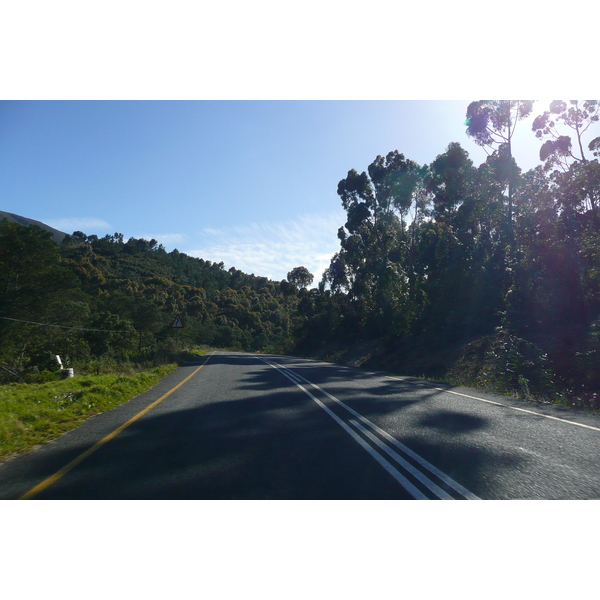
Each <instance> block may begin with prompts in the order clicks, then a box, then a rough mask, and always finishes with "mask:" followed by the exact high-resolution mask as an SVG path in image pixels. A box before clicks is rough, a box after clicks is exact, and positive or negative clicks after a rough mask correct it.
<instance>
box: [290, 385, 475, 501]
mask: <svg viewBox="0 0 600 600" xmlns="http://www.w3.org/2000/svg"><path fill="white" fill-rule="evenodd" d="M298 377H300V378H301V379H302V380H304V381H305V382H306V383H308V384H310V385H312V386H313V387H314V388H316V389H317V390H319V391H320V392H322V393H323V394H325V395H326V396H327V397H328V398H330V399H331V400H333V401H334V402H336V403H337V404H339V405H340V406H343V407H344V408H345V409H346V410H347V411H348V412H349V413H351V414H353V415H354V416H355V417H356V418H357V419H360V420H361V421H362V422H363V423H364V424H365V425H367V426H369V427H370V428H371V429H373V430H374V431H376V432H377V433H378V434H379V435H381V436H382V437H384V438H385V439H386V440H388V441H389V442H390V443H391V444H394V446H396V447H397V448H399V449H400V450H402V452H404V453H405V454H407V455H408V456H410V457H411V458H412V459H414V460H415V461H417V462H418V463H419V464H420V465H421V466H422V467H424V468H425V469H427V470H428V471H429V472H430V473H432V474H433V475H435V476H436V477H438V478H439V479H441V480H442V481H443V482H444V483H445V484H446V485H448V486H450V487H451V488H452V489H453V490H455V491H457V492H458V493H459V494H462V495H463V496H465V498H468V499H470V500H480V498H479V497H478V496H476V495H475V494H473V492H471V491H469V490H468V489H467V488H465V487H463V486H462V485H460V483H458V482H457V481H454V479H452V478H451V477H449V476H448V475H446V473H444V472H443V471H440V470H439V469H438V468H436V467H434V466H433V465H432V464H431V463H429V462H427V461H426V460H425V459H424V458H421V456H419V455H418V454H417V453H416V452H413V451H412V450H411V449H410V448H409V447H408V446H405V445H404V444H403V443H402V442H399V441H398V440H397V439H396V438H394V437H392V436H391V435H390V434H389V433H388V432H387V431H384V430H383V429H381V428H380V427H378V426H377V425H375V423H372V422H371V421H369V420H368V419H367V418H365V417H363V416H362V415H361V414H360V413H357V412H356V411H355V410H354V409H352V408H350V407H349V406H348V405H347V404H345V403H344V402H342V401H341V400H339V399H338V398H336V397H335V396H332V395H331V394H330V393H329V392H326V391H325V390H324V389H322V388H320V387H319V386H318V385H316V384H315V383H312V382H310V381H308V379H306V378H305V377H302V375H298Z"/></svg>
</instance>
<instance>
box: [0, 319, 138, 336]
mask: <svg viewBox="0 0 600 600" xmlns="http://www.w3.org/2000/svg"><path fill="white" fill-rule="evenodd" d="M0 319H4V320H6V321H16V322H17V323H29V324H30V325H41V326H42V327H58V328H59V329H74V330H75V331H101V332H104V333H134V332H135V333H142V332H141V331H138V330H137V329H133V330H131V329H129V330H124V329H86V328H85V327H67V326H66V325H51V324H50V323H37V322H36V321H23V320H22V319H11V318H10V317H0Z"/></svg>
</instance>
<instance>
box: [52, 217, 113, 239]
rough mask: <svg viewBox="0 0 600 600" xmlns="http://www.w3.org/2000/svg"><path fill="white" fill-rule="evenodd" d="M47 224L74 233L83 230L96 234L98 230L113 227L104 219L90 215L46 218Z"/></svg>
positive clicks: (103, 230) (106, 229)
mask: <svg viewBox="0 0 600 600" xmlns="http://www.w3.org/2000/svg"><path fill="white" fill-rule="evenodd" d="M45 223H46V225H50V227H54V229H58V230H59V231H64V232H65V233H69V234H70V233H73V232H74V231H83V233H87V234H96V235H98V232H99V231H101V232H105V231H108V230H110V229H111V227H112V226H111V225H110V224H109V223H107V222H106V221H103V220H102V219H94V218H88V217H81V218H78V217H72V218H69V219H53V220H46V221H45Z"/></svg>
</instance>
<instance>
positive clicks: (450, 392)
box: [385, 375, 600, 431]
mask: <svg viewBox="0 0 600 600" xmlns="http://www.w3.org/2000/svg"><path fill="white" fill-rule="evenodd" d="M385 377H387V378H388V379H394V380H396V381H403V382H404V383H410V384H411V385H417V386H420V387H427V388H430V389H434V390H438V391H439V392H446V393H447V394H454V395H455V396H462V397H463V398H471V400H479V401H480V402H487V403H488V404H495V405H496V406H502V407H504V408H512V410H518V411H520V412H524V413H528V414H530V415H536V416H538V417H544V418H545V419H552V420H553V421H560V422H561V423H569V425H577V427H585V428H586V429H593V430H594V431H600V428H598V427H592V426H591V425H584V424H583V423H576V422H575V421H569V420H568V419H561V418H560V417H551V416H550V415H543V414H541V413H538V412H535V411H533V410H527V409H526V408H518V407H517V406H510V405H509V404H502V402H495V401H494V400H486V399H485V398H478V397H477V396H469V395H468V394H461V393H460V392H453V391H452V390H445V389H444V388H438V387H433V386H432V385H427V384H423V383H413V382H412V381H408V380H407V379H402V378H401V377H392V376H391V375H385Z"/></svg>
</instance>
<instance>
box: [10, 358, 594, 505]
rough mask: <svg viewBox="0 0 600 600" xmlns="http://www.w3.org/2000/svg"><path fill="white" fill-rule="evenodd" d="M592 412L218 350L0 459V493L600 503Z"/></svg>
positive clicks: (43, 496) (70, 496)
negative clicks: (28, 449)
mask: <svg viewBox="0 0 600 600" xmlns="http://www.w3.org/2000/svg"><path fill="white" fill-rule="evenodd" d="M599 447H600V418H599V417H598V416H596V415H591V414H585V413H582V412H577V411H570V410H566V409H561V408H558V407H554V406H542V405H538V404H534V403H531V402H525V401H522V400H518V399H514V398H508V397H505V396H497V395H493V394H487V393H482V392H478V391H477V392H476V391H474V390H469V389H465V388H457V387H450V386H444V385H440V384H433V383H429V382H425V381H422V380H418V379H414V378H407V377H401V376H395V375H388V374H385V373H373V372H367V371H363V370H359V369H352V368H348V367H342V366H339V365H332V364H329V363H322V362H315V361H310V360H305V359H299V358H293V357H285V356H271V355H253V354H246V353H241V352H215V353H214V354H212V355H210V356H208V357H207V358H203V359H202V360H201V361H199V362H198V363H197V364H194V365H187V366H185V367H181V368H179V369H178V370H177V371H175V372H173V373H171V374H169V375H168V376H166V377H165V378H163V380H161V382H160V383H159V384H158V385H157V386H155V387H154V388H152V389H151V390H149V391H148V392H146V393H144V394H141V395H140V396H137V397H136V398H134V399H132V400H131V401H130V402H128V403H126V404H124V405H122V406H119V407H117V408H115V409H113V410H111V411H107V412H106V413H103V414H101V415H96V416H94V417H92V418H90V419H88V420H87V421H86V422H85V423H84V424H83V425H81V426H80V427H78V428H77V429H76V430H73V431H72V432H69V433H67V434H65V435H63V436H62V437H60V438H59V439H57V440H55V441H53V442H51V443H49V444H46V445H44V446H42V447H40V448H39V449H37V450H36V451H35V452H32V453H31V454H27V455H23V456H19V457H17V458H14V459H12V460H9V461H7V462H5V463H3V464H1V465H0V499H13V498H14V499H16V498H32V499H388V500H391V499H397V500H405V499H406V500H408V499H472V500H476V499H592V498H594V499H595V498H600V452H599V451H598V449H599Z"/></svg>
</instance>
